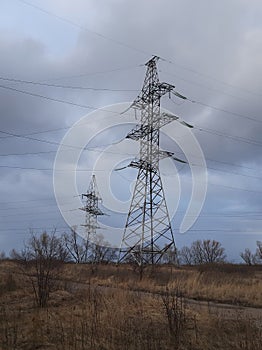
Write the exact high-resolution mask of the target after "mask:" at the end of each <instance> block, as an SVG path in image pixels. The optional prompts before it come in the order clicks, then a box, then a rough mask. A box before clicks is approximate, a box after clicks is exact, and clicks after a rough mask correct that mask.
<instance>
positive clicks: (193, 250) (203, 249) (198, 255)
mask: <svg viewBox="0 0 262 350" xmlns="http://www.w3.org/2000/svg"><path fill="white" fill-rule="evenodd" d="M180 259H181V262H182V263H183V264H186V265H192V264H195V265H198V264H207V263H217V262H223V261H225V259H226V254H225V249H224V248H223V247H222V245H221V243H220V242H217V241H215V240H210V239H208V240H203V241H201V240H197V241H194V242H193V243H192V244H191V247H183V248H182V249H181V251H180Z"/></svg>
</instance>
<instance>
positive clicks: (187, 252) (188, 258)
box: [178, 246, 194, 265]
mask: <svg viewBox="0 0 262 350" xmlns="http://www.w3.org/2000/svg"><path fill="white" fill-rule="evenodd" d="M178 259H179V262H180V264H182V265H193V264H194V259H193V254H192V251H191V249H190V248H189V247H187V246H184V247H182V248H181V250H180V251H179V252H178Z"/></svg>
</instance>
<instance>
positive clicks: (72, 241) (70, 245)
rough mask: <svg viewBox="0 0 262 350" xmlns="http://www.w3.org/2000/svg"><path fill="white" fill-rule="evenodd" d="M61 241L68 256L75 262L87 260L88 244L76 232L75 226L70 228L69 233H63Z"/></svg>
mask: <svg viewBox="0 0 262 350" xmlns="http://www.w3.org/2000/svg"><path fill="white" fill-rule="evenodd" d="M63 242H64V245H65V248H66V249H67V251H68V253H69V256H70V257H71V259H73V261H74V262H76V263H77V264H79V263H85V262H88V257H89V248H90V244H89V242H88V240H85V239H84V238H82V237H79V235H78V234H77V232H76V228H71V231H70V233H64V235H63Z"/></svg>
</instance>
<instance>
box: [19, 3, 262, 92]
mask: <svg viewBox="0 0 262 350" xmlns="http://www.w3.org/2000/svg"><path fill="white" fill-rule="evenodd" d="M18 1H19V2H21V3H23V4H25V5H27V6H30V7H32V8H35V9H36V10H38V11H41V12H43V13H45V14H47V15H49V16H52V17H54V18H56V19H59V20H60V21H63V22H65V23H68V24H70V25H71V26H74V27H76V28H79V29H81V30H83V31H86V32H89V33H91V34H93V35H96V36H98V37H100V38H102V39H104V40H107V41H110V42H113V43H115V44H117V45H120V46H123V47H125V48H128V49H130V50H133V51H136V52H139V53H141V54H143V55H146V56H152V53H149V52H147V51H145V50H142V49H138V48H137V47H134V46H131V45H128V44H126V43H124V42H122V41H120V40H116V39H114V38H112V37H109V36H107V35H105V34H102V33H99V32H96V31H94V30H91V29H89V28H87V27H85V26H82V25H80V24H78V23H76V22H74V21H72V20H70V19H68V18H64V17H62V16H59V15H57V14H55V13H53V12H51V11H48V10H46V9H44V8H42V7H40V6H37V5H35V4H32V3H31V2H29V1H26V0H18ZM160 59H161V60H162V61H164V62H167V63H169V64H172V65H174V66H178V67H180V68H182V69H184V70H187V71H189V72H191V73H194V74H197V75H199V76H202V77H204V78H207V79H210V80H213V81H216V82H219V83H220V84H224V85H227V86H229V87H231V88H234V89H238V90H242V91H244V92H246V93H248V94H252V95H256V96H259V97H261V96H262V95H261V94H259V93H257V92H254V91H252V90H249V89H245V88H243V87H238V86H235V85H233V84H229V83H227V82H225V81H223V80H220V79H217V78H214V77H212V76H210V75H208V74H206V73H203V72H199V71H197V70H195V69H192V68H190V67H187V66H185V65H181V64H179V63H176V62H174V61H175V60H174V59H173V60H170V59H165V58H162V57H160Z"/></svg>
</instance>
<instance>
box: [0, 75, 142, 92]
mask: <svg viewBox="0 0 262 350" xmlns="http://www.w3.org/2000/svg"><path fill="white" fill-rule="evenodd" d="M0 80H4V81H8V82H15V83H22V84H29V85H39V86H45V87H54V88H60V89H71V90H93V91H109V92H138V91H139V90H137V89H113V88H96V87H90V86H72V85H57V84H48V83H41V82H36V81H32V80H22V79H15V78H7V77H2V76H0Z"/></svg>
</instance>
